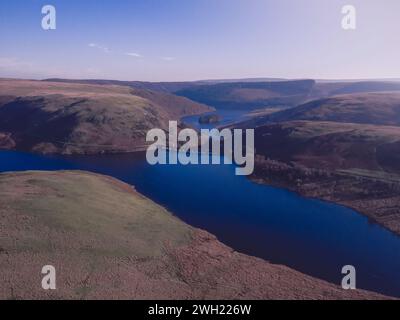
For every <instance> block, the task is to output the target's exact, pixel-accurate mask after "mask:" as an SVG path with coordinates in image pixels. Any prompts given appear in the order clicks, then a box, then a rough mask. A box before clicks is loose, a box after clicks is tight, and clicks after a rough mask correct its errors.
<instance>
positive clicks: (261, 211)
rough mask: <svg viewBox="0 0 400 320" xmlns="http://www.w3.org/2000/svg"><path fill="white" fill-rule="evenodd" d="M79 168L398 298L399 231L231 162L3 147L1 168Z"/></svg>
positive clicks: (287, 259) (233, 238) (322, 274)
mask: <svg viewBox="0 0 400 320" xmlns="http://www.w3.org/2000/svg"><path fill="white" fill-rule="evenodd" d="M60 169H80V170H88V171H93V172H98V173H102V174H107V175H110V176H113V177H116V178H118V179H121V180H123V181H125V182H128V183H130V184H132V185H134V186H135V187H136V189H137V190H138V191H140V192H141V193H143V194H144V195H146V196H148V197H149V198H151V199H153V200H154V201H156V202H158V203H160V204H162V205H164V206H165V207H167V208H168V209H169V210H171V211H172V212H173V213H174V214H176V215H177V216H178V217H180V218H181V219H182V220H184V221H185V222H187V223H189V224H191V225H193V226H196V227H200V228H203V229H205V230H208V231H209V232H211V233H213V234H215V235H216V236H217V237H218V238H219V239H220V240H221V241H222V242H224V243H225V244H227V245H229V246H231V247H233V248H234V249H235V250H237V251H240V252H243V253H246V254H249V255H254V256H258V257H261V258H264V259H266V260H269V261H272V262H274V263H280V264H284V265H287V266H290V267H292V268H294V269H297V270H299V271H302V272H304V273H307V274H310V275H313V276H315V277H319V278H322V279H326V280H328V281H331V282H335V283H338V284H339V283H340V281H341V273H340V271H341V268H342V266H343V265H346V264H351V265H354V266H355V267H356V269H357V285H358V287H359V288H365V289H369V290H373V291H377V292H382V293H385V294H390V295H396V296H400V276H399V273H400V237H398V236H396V235H394V234H393V233H391V232H389V231H387V230H386V229H384V228H382V227H380V226H379V225H377V224H374V223H371V222H370V221H369V220H368V218H366V217H365V216H362V215H361V214H358V213H356V212H354V211H353V210H351V209H348V208H345V207H342V206H339V205H335V204H332V203H327V202H323V201H319V200H314V199H306V198H303V197H301V196H298V195H297V194H295V193H292V192H289V191H286V190H283V189H278V188H273V187H268V186H263V185H258V184H256V183H253V182H251V181H250V180H249V179H247V178H246V177H243V176H236V175H235V172H234V169H235V167H234V165H188V166H183V165H156V166H150V165H148V164H147V162H146V161H145V158H144V154H123V155H103V156H73V157H63V156H42V155H34V154H27V153H21V152H12V151H0V172H5V171H21V170H60Z"/></svg>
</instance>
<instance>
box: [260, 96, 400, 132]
mask: <svg viewBox="0 0 400 320" xmlns="http://www.w3.org/2000/svg"><path fill="white" fill-rule="evenodd" d="M267 120H269V121H273V122H280V121H291V120H313V121H334V122H349V123H365V124H377V125H388V126H398V125H400V93H399V92H385V93H382V92H380V93H358V94H346V95H339V96H334V97H331V98H326V99H320V100H314V101H311V102H308V103H306V104H303V105H300V106H298V107H296V108H293V109H288V110H284V111H280V112H276V113H274V114H271V115H269V116H268V117H267Z"/></svg>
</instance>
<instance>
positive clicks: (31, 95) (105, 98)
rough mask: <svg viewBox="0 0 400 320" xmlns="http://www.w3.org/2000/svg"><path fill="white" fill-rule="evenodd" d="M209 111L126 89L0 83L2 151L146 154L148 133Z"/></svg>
mask: <svg viewBox="0 0 400 320" xmlns="http://www.w3.org/2000/svg"><path fill="white" fill-rule="evenodd" d="M207 111H210V108H209V107H207V106H205V105H201V104H199V103H196V102H193V101H190V100H188V99H186V98H182V97H177V96H174V95H171V94H166V93H160V92H153V91H148V90H141V89H133V88H129V87H125V86H114V85H92V84H76V83H61V82H43V81H28V80H0V147H2V148H10V147H13V148H16V149H19V150H27V151H35V152H43V153H66V154H70V153H103V152H105V153H108V152H130V151H135V150H138V149H143V147H144V146H145V145H146V142H145V137H146V133H147V131H148V130H150V129H152V128H162V129H165V128H167V126H168V121H169V120H179V119H180V118H181V117H182V116H186V115H192V114H198V113H203V112H207Z"/></svg>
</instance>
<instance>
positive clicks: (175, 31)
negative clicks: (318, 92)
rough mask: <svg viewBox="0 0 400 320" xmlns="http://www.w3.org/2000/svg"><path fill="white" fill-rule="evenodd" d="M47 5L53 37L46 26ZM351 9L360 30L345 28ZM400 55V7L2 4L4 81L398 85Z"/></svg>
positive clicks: (257, 1) (214, 1) (206, 0)
mask: <svg viewBox="0 0 400 320" xmlns="http://www.w3.org/2000/svg"><path fill="white" fill-rule="evenodd" d="M46 4H52V5H54V6H55V7H56V9H57V29H56V30H51V31H44V30H42V28H41V19H42V14H41V8H42V6H43V5H46ZM346 4H352V5H354V6H355V7H356V9H357V29H356V30H352V31H345V30H343V29H342V28H341V19H342V14H341V8H342V6H343V5H346ZM128 54H130V55H128ZM399 57H400V1H399V0H344V1H342V0H140V1H139V0H130V1H128V0H118V1H115V0H101V1H100V0H85V1H82V0H46V1H39V0H13V1H7V2H6V1H1V2H0V77H23V78H46V77H67V78H106V79H121V80H147V81H177V80H197V79H213V78H214V79H215V78H244V77H284V78H325V79H337V78H340V79H349V78H350V79H351V78H400V58H399Z"/></svg>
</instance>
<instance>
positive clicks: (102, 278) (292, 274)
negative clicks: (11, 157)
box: [0, 171, 383, 299]
mask: <svg viewBox="0 0 400 320" xmlns="http://www.w3.org/2000/svg"><path fill="white" fill-rule="evenodd" d="M49 264H50V265H53V266H54V267H55V268H56V272H57V273H56V276H57V278H56V280H57V290H50V291H45V290H42V289H41V286H40V284H41V280H42V278H41V277H42V275H41V274H40V271H41V269H42V267H43V266H44V265H49ZM0 270H1V272H0V299H110V298H111V299H376V298H378V299H379V298H383V296H381V295H378V294H375V293H372V292H367V291H363V290H343V289H341V288H339V287H338V286H336V285H333V284H330V283H327V282H325V281H321V280H318V279H315V278H312V277H310V276H306V275H304V274H302V273H299V272H297V271H294V270H292V269H289V268H287V267H284V266H280V265H275V264H271V263H268V262H266V261H264V260H261V259H258V258H254V257H250V256H246V255H243V254H240V253H238V252H235V251H233V250H232V249H231V248H229V247H227V246H225V245H223V244H222V243H220V242H219V241H218V240H217V239H216V238H215V237H214V236H212V235H210V234H209V233H207V232H204V231H201V230H199V229H195V228H192V227H190V226H188V225H186V224H185V223H183V222H182V221H180V220H179V219H177V218H176V217H174V216H173V215H172V214H171V213H169V212H168V211H166V210H165V209H164V208H162V207H160V206H159V205H157V204H155V203H153V202H152V201H150V200H149V199H147V198H145V197H143V196H142V195H140V194H139V193H137V192H136V191H135V190H134V189H133V188H132V187H131V186H129V185H127V184H125V183H122V182H120V181H117V180H115V179H113V178H110V177H106V176H101V175H96V174H90V173H85V172H73V171H58V172H23V173H5V174H0Z"/></svg>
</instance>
